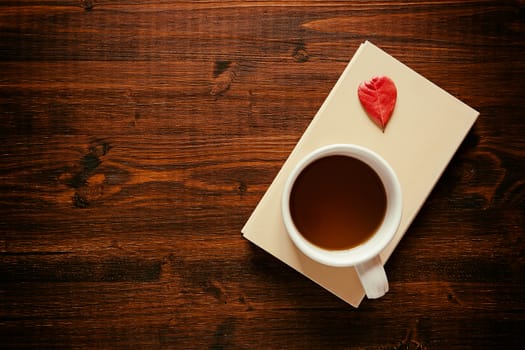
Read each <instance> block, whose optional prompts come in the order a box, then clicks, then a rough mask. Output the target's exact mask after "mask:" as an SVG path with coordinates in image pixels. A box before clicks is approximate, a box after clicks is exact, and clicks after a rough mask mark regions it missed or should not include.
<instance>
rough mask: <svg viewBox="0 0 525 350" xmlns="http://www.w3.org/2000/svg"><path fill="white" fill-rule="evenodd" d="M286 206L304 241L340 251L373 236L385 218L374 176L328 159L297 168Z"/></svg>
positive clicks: (348, 160)
mask: <svg viewBox="0 0 525 350" xmlns="http://www.w3.org/2000/svg"><path fill="white" fill-rule="evenodd" d="M289 203H290V213H291V216H292V220H293V222H294V224H295V226H296V227H297V229H298V230H299V232H300V233H301V234H302V235H303V236H304V238H306V239H307V240H308V241H310V242H311V243H313V244H315V245H317V246H319V247H321V248H324V249H329V250H342V249H349V248H353V247H355V246H358V245H359V244H361V243H364V242H366V241H367V240H368V239H369V238H370V237H372V236H373V235H374V233H375V232H376V231H377V229H378V228H379V226H380V225H381V223H382V221H383V218H384V216H385V212H386V206H387V197H386V192H385V187H384V185H383V183H382V181H381V179H380V178H379V175H377V173H376V172H375V171H374V170H373V169H372V168H371V167H370V166H369V165H368V164H366V163H364V162H363V161H361V160H359V159H356V158H352V157H348V156H344V155H333V156H326V157H324V158H320V159H318V160H316V161H314V162H312V163H311V164H309V165H308V166H307V167H306V168H305V169H303V171H302V172H301V173H300V174H299V176H298V177H297V179H296V180H295V182H294V185H293V187H292V191H291V194H290V202H289Z"/></svg>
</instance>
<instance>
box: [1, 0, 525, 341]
mask: <svg viewBox="0 0 525 350" xmlns="http://www.w3.org/2000/svg"><path fill="white" fill-rule="evenodd" d="M0 33H1V39H0V116H1V123H2V127H1V141H2V150H1V151H0V161H1V165H0V188H1V191H0V344H2V348H38V349H42V348H53V349H60V348H88V349H94V348H115V349H120V348H134V349H135V348H175V349H186V348H189V349H192V348H196V349H203V348H204V349H206V348H210V349H254V348H260V349H265V348H285V349H305V348H319V349H321V348H327V349H339V348H341V349H343V348H344V349H406V348H408V349H503V348H512V347H514V348H518V347H519V346H520V345H522V344H523V343H524V342H525V241H524V226H525V225H524V212H525V211H524V207H525V180H524V179H525V172H524V165H523V164H524V158H525V157H524V156H525V147H524V135H525V134H524V110H525V103H524V101H525V93H524V91H525V89H524V84H523V81H524V78H525V60H524V58H525V3H524V2H523V1H505V2H504V1H464V2H458V1H443V2H425V1H422V2H412V3H405V2H403V1H381V2H367V1H359V2H357V1H356V2H351V1H346V2H345V1H326V2H322V1H294V2H277V1H266V2H258V1H245V2H243V1H195V2H189V1H188V2H186V1H109V0H105V1H88V0H85V1H67V0H65V1H34V0H25V1H2V2H1V4H0ZM364 40H370V41H372V42H373V43H374V44H376V45H378V46H379V47H381V48H383V49H384V50H386V51H387V52H389V53H390V54H392V55H393V56H395V57H396V58H398V59H399V60H401V61H402V62H404V63H406V64H407V65H408V66H410V67H411V68H413V69H414V70H416V71H418V72H419V73H421V74H422V75H424V76H426V77H427V78H429V79H430V80H431V81H433V82H435V83H436V84H437V85H439V86H441V87H443V88H444V89H445V90H447V91H449V92H450V93H451V94H453V95H455V96H457V97H458V98H460V99H461V100H463V101H465V102H466V103H467V104H469V105H471V106H472V107H474V108H475V109H477V110H479V111H480V112H481V115H480V118H479V119H478V121H477V123H476V124H475V126H474V128H473V130H472V131H471V132H470V133H469V135H468V136H467V138H466V139H465V141H464V142H463V144H462V145H461V147H460V149H459V151H458V152H457V153H456V155H455V156H454V158H453V160H452V162H451V163H450V165H449V166H448V167H447V169H446V171H445V172H444V174H443V176H442V178H441V180H440V181H439V182H438V184H437V185H436V187H435V189H434V191H433V192H432V193H431V195H430V197H429V198H428V200H427V202H426V204H425V205H424V207H423V208H422V210H421V211H420V213H419V215H418V216H417V218H416V219H415V221H414V222H413V224H412V225H411V227H410V229H409V230H408V232H407V234H406V235H405V237H404V238H403V240H402V241H401V243H400V245H399V246H398V249H397V250H396V251H395V252H394V254H393V256H392V258H391V259H390V260H389V262H388V263H387V265H386V269H387V273H388V275H389V277H390V282H391V290H390V292H389V293H388V294H387V295H386V296H385V297H384V298H382V299H379V300H374V301H369V300H365V301H364V302H363V304H362V305H361V307H360V308H359V309H354V308H352V307H351V306H349V305H347V304H345V303H344V302H342V301H341V300H339V299H338V298H336V297H335V296H333V295H332V294H330V293H329V292H327V291H325V290H324V289H322V288H320V287H319V286H317V285H316V284H314V283H313V282H311V281H310V280H308V279H306V278H305V277H303V276H301V275H300V274H298V273H297V272H295V271H294V270H292V269H291V268H289V267H288V266H286V265H285V264H283V263H281V262H280V261H278V260H277V259H275V258H274V257H272V256H270V255H269V254H267V253H265V252H263V251H262V250H261V249H259V248H257V247H255V246H254V245H251V244H250V243H249V242H248V241H246V240H244V239H243V238H242V237H241V233H240V229H241V227H242V226H243V224H244V222H245V221H246V220H247V219H248V217H249V215H250V213H251V212H252V210H253V209H254V208H255V206H256V204H257V202H258V201H259V200H260V198H261V196H262V195H263V193H264V192H265V190H266V189H267V187H268V186H269V184H270V182H271V181H272V179H273V177H274V176H275V175H276V174H277V172H278V170H279V168H280V166H281V165H282V164H283V162H284V161H285V159H286V157H287V156H288V154H289V152H290V151H291V150H292V148H293V147H294V145H295V143H296V141H297V140H298V139H299V137H300V136H301V134H302V132H303V131H304V129H305V128H306V126H307V125H308V123H309V122H310V120H311V119H312V117H313V116H314V114H315V113H316V111H317V109H318V108H319V107H320V105H321V103H322V102H323V100H324V99H325V97H326V96H327V94H328V93H329V91H330V89H331V87H332V86H333V84H334V83H335V82H336V80H337V78H338V77H339V75H340V74H341V73H342V70H343V68H344V67H345V66H346V64H347V62H348V60H349V59H350V58H351V57H352V55H353V53H354V52H355V50H356V49H357V47H358V46H359V44H360V43H361V42H363V41H364ZM422 117H424V116H422Z"/></svg>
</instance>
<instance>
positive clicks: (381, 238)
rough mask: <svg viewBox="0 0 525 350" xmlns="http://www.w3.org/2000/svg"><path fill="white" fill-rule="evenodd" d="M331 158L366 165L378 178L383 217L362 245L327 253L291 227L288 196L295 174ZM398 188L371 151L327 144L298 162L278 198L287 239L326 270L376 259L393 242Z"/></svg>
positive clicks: (399, 199)
mask: <svg viewBox="0 0 525 350" xmlns="http://www.w3.org/2000/svg"><path fill="white" fill-rule="evenodd" d="M331 155H346V156H350V157H353V158H357V159H359V160H361V161H363V162H365V163H366V164H368V165H369V166H370V167H371V168H372V169H373V170H374V171H375V172H376V173H377V174H378V175H379V177H380V179H381V181H382V182H383V186H384V187H385V192H386V195H387V208H386V213H385V217H384V219H383V222H382V224H381V226H380V227H379V229H378V230H377V231H376V233H374V235H373V236H372V237H371V238H369V239H368V240H367V241H365V242H364V243H362V244H360V245H358V246H356V247H352V248H349V249H342V250H328V249H324V248H321V247H318V246H316V245H314V244H313V243H311V242H310V241H308V240H307V239H306V238H304V236H303V235H302V234H301V233H300V232H299V230H298V229H297V227H296V226H295V224H294V222H293V219H292V216H291V213H290V206H289V201H290V194H291V190H292V188H293V185H294V183H295V180H296V179H297V177H298V176H299V174H300V173H301V172H302V171H303V170H304V169H305V168H306V167H307V166H308V165H310V164H311V163H312V162H314V161H316V160H318V159H320V158H324V157H327V156H331ZM402 205H403V202H402V192H401V185H400V183H399V180H398V178H397V175H396V173H395V171H394V169H393V168H392V167H391V166H390V164H388V162H387V161H386V160H385V159H384V158H383V157H381V156H380V155H379V154H377V153H376V152H374V151H373V150H371V149H369V148H366V147H364V146H360V145H356V144H331V145H327V146H323V147H320V148H317V149H315V150H314V151H312V152H310V153H309V154H308V155H306V156H305V157H304V158H302V159H301V160H300V161H299V162H298V163H297V164H296V165H295V167H294V168H293V169H292V172H291V173H290V175H289V176H288V178H287V179H286V182H285V185H284V188H283V192H282V196H281V213H282V217H283V221H284V224H285V228H286V231H287V233H288V236H289V237H290V238H291V239H292V241H293V242H294V244H295V245H296V246H297V248H299V250H301V251H302V252H303V253H304V254H305V255H307V256H308V257H310V258H311V259H313V260H315V261H317V262H319V263H322V264H324V265H330V266H341V267H342V266H355V265H359V264H360V263H363V262H365V261H368V260H370V259H372V258H374V257H375V256H377V255H379V253H381V251H382V250H383V249H384V248H385V247H386V246H387V245H388V243H390V241H391V240H392V239H393V238H394V236H395V234H396V232H397V229H398V227H399V224H400V222H401V214H402Z"/></svg>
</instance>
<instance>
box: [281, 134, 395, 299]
mask: <svg viewBox="0 0 525 350" xmlns="http://www.w3.org/2000/svg"><path fill="white" fill-rule="evenodd" d="M402 207H403V201H402V193H401V186H400V184H399V180H398V178H397V176H396V173H395V172H394V170H393V169H392V167H391V166H390V165H389V164H388V163H387V161H386V160H385V159H384V158H382V157H381V156H380V155H378V154H377V153H375V152H374V151H372V150H370V149H368V148H366V147H363V146H359V145H353V144H333V145H328V146H325V147H321V148H318V149H316V150H315V151H313V152H312V153H310V154H308V155H307V156H306V157H304V158H303V159H302V160H301V161H299V163H298V164H297V165H296V166H295V167H294V168H293V170H292V172H291V173H290V175H289V177H288V178H287V180H286V183H285V186H284V190H283V192H282V197H281V209H282V216H283V221H284V224H285V227H286V230H287V232H288V235H289V236H290V238H291V240H292V241H293V242H294V244H295V245H296V246H297V248H298V249H299V250H300V251H301V252H303V253H304V254H305V255H306V256H308V257H309V258H311V259H313V260H315V261H317V262H319V263H322V264H325V265H330V266H337V267H343V266H355V267H356V271H357V273H358V275H359V279H360V281H361V284H362V285H363V288H364V290H365V293H366V295H367V297H368V298H370V299H375V298H380V297H382V296H383V295H384V294H385V293H386V292H387V291H388V279H387V277H386V273H385V270H384V267H383V264H382V263H381V260H380V258H379V253H380V252H381V251H382V250H383V249H384V248H385V247H386V246H387V244H388V243H389V242H390V241H391V240H392V238H393V237H394V235H395V233H396V231H397V229H398V227H399V223H400V221H401V213H402Z"/></svg>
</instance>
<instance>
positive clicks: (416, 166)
mask: <svg viewBox="0 0 525 350" xmlns="http://www.w3.org/2000/svg"><path fill="white" fill-rule="evenodd" d="M378 75H386V76H388V77H390V78H391V79H392V80H393V81H394V82H395V84H396V86H397V102H396V106H395V109H394V112H393V114H392V117H391V119H390V122H389V123H388V126H387V127H386V129H385V132H384V133H383V132H382V131H381V130H380V129H379V128H378V127H377V126H376V125H375V124H374V123H373V122H372V121H371V120H370V119H369V118H368V117H367V115H366V112H365V111H364V109H363V107H362V106H361V103H360V101H359V98H358V95H357V88H358V86H359V84H360V83H361V82H363V81H366V80H370V79H371V78H372V77H374V76H378ZM478 115H479V113H478V112H477V111H476V110H474V109H472V108H471V107H469V106H467V105H466V104H465V103H463V102H461V101H460V100H458V99H457V98H455V97H454V96H452V95H450V94H449V93H447V92H446V91H444V90H443V89H441V88H439V87H438V86H436V85H435V84H433V83H432V82H430V81H429V80H427V79H426V78H424V77H423V76H421V75H420V74H418V73H416V72H415V71H413V70H412V69H410V68H409V67H407V66H406V65H404V64H403V63H401V62H399V61H398V60H396V59H395V58H393V57H392V56H390V55H388V54H387V53H386V52H384V51H382V50H381V49H379V48H378V47H376V46H374V45H373V44H372V43H370V42H368V41H367V42H365V43H363V44H361V46H360V47H359V49H358V50H357V51H356V53H355V55H354V57H353V58H352V59H351V60H350V62H349V63H348V65H347V67H346V68H345V70H344V72H343V74H342V75H341V77H340V78H339V80H338V81H337V83H336V84H335V86H334V87H333V89H332V91H331V92H330V94H329V95H328V97H327V98H326V100H325V101H324V103H323V104H322V106H321V108H320V109H319V111H318V112H317V114H316V115H315V117H314V118H313V119H312V121H311V123H310V125H309V126H308V128H307V129H306V131H305V132H304V134H303V135H302V137H301V139H300V140H299V141H298V143H297V145H296V146H295V148H294V149H293V151H292V152H291V154H290V155H289V157H288V159H287V160H286V162H285V163H284V165H283V166H282V168H281V170H280V171H279V173H278V174H277V176H276V177H275V179H274V180H273V182H272V184H271V185H270V187H269V188H268V190H267V191H266V193H265V194H264V196H263V197H262V199H261V200H260V202H259V203H258V205H257V207H256V208H255V210H254V211H253V213H252V215H251V216H250V218H249V219H248V221H247V222H246V224H245V226H244V227H243V228H242V233H243V236H244V237H245V238H246V239H248V240H250V241H251V242H253V243H254V244H256V245H257V246H259V247H260V248H262V249H264V250H266V251H267V252H269V253H270V254H272V255H274V256H275V257H276V258H277V259H279V260H281V261H282V262H284V263H286V264H288V265H290V266H291V267H293V268H294V269H295V270H297V271H298V272H300V273H302V274H303V275H305V276H306V277H308V278H310V279H312V280H313V281H315V282H316V283H318V284H319V285H320V286H322V287H323V288H326V289H327V290H329V291H330V292H332V293H333V294H335V295H336V296H338V297H339V298H341V299H343V300H344V301H346V302H347V303H349V304H351V305H352V306H354V307H358V306H359V304H360V303H361V301H362V300H363V297H364V291H363V289H362V287H361V284H360V282H359V279H358V277H357V275H356V272H355V270H354V268H353V267H344V268H341V267H330V266H325V265H322V264H319V263H317V262H315V261H313V260H311V259H309V258H308V257H306V256H305V255H303V254H302V253H301V252H300V251H299V250H298V249H297V248H296V247H295V246H294V244H293V243H292V241H291V240H290V239H289V237H288V235H287V233H286V230H285V228H284V224H283V222H282V218H281V209H280V197H281V191H282V189H283V186H284V182H285V180H286V178H287V176H288V174H289V173H290V171H291V170H292V168H293V166H294V165H295V164H296V163H297V162H299V161H300V160H301V159H302V158H303V157H304V156H306V155H307V154H308V153H310V152H311V151H313V150H314V149H316V148H318V147H321V146H324V145H328V144H333V143H353V144H358V145H362V146H365V147H368V148H370V149H372V150H374V151H375V152H377V153H379V154H380V155H381V156H383V157H384V158H385V159H386V160H387V161H388V162H389V163H390V165H391V166H392V167H393V168H394V170H395V171H396V173H397V175H398V178H399V181H400V183H401V188H402V191H403V216H402V218H401V224H400V226H399V228H398V231H397V233H396V235H395V237H394V239H393V240H392V242H391V243H390V244H389V245H388V246H387V247H386V248H385V249H384V250H383V252H382V253H381V255H380V257H381V261H382V262H383V264H384V263H385V262H386V261H387V260H388V258H389V257H390V255H391V254H392V252H393V251H394V249H395V248H396V246H397V244H398V243H399V241H400V240H401V238H402V237H403V235H404V233H405V232H406V230H407V228H408V227H409V225H410V224H411V222H412V220H413V219H414V218H415V216H416V214H417V213H418V211H419V209H420V208H421V206H422V205H423V203H424V202H425V200H426V198H427V197H428V195H429V193H430V192H431V190H432V188H433V187H434V185H435V184H436V182H437V181H438V179H439V177H440V176H441V174H442V173H443V170H444V169H445V167H446V166H447V164H448V163H449V162H450V160H451V158H452V156H453V155H454V153H455V152H456V150H457V149H458V147H459V145H460V144H461V142H462V141H463V139H464V138H465V136H466V134H467V133H468V131H469V130H470V128H471V127H472V125H473V124H474V122H475V121H476V119H477V117H478ZM387 275H388V269H387Z"/></svg>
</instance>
